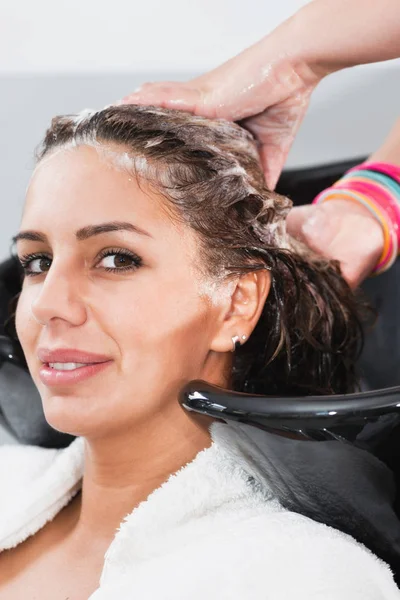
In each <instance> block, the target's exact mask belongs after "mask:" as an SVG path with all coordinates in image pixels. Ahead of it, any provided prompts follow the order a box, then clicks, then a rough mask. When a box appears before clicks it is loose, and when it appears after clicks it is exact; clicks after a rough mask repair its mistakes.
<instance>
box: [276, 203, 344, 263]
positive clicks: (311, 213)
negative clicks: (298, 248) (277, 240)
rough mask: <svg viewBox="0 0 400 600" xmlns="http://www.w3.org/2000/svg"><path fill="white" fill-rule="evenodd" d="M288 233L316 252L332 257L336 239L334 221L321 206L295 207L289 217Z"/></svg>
mask: <svg viewBox="0 0 400 600" xmlns="http://www.w3.org/2000/svg"><path fill="white" fill-rule="evenodd" d="M287 231H288V233H289V235H291V236H293V237H295V238H296V239H298V240H300V241H302V242H303V243H305V244H307V246H309V248H311V249H312V250H314V252H318V253H319V254H322V255H324V256H326V257H331V255H332V245H333V244H334V240H335V237H336V233H335V227H334V226H333V223H332V219H330V218H329V217H328V215H327V214H326V212H325V211H324V210H321V207H320V206H315V205H311V206H309V205H307V206H296V207H294V208H293V209H292V210H291V211H290V212H289V214H288V216H287Z"/></svg>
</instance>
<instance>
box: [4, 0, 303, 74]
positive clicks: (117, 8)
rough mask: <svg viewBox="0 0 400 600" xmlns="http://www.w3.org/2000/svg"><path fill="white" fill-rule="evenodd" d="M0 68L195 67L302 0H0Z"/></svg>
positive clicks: (235, 47)
mask: <svg viewBox="0 0 400 600" xmlns="http://www.w3.org/2000/svg"><path fill="white" fill-rule="evenodd" d="M0 4H1V21H0V72H3V73H21V72H27V71H28V72H31V71H34V72H36V73H49V72H52V73H57V74H59V73H65V72H69V73H71V72H73V73H78V72H80V73H81V72H88V71H89V72H91V73H93V72H104V71H112V72H115V71H116V70H119V71H134V72H143V71H144V72H148V71H152V70H155V71H160V70H166V71H170V72H171V71H172V72H174V71H197V70H203V69H209V68H211V67H213V66H216V65H218V64H219V63H220V62H222V61H224V60H226V59H228V58H230V57H231V56H233V55H234V54H237V53H238V52H240V50H242V49H244V48H245V47H247V46H249V45H251V44H252V43H254V42H256V41H257V40H258V39H260V38H261V37H263V36H264V35H265V34H266V33H268V32H269V31H270V30H272V29H273V28H274V27H276V25H278V24H279V23H280V22H281V21H283V20H285V19H286V18H287V17H289V16H290V15H291V14H292V13H294V12H295V11H296V10H297V9H298V8H300V7H301V6H302V5H303V4H306V2H305V1H304V0H282V1H281V2H272V1H271V0H246V1H245V2H244V1H243V0H140V1H139V0H113V1H112V2H110V1H105V0H68V2H66V1H65V0H64V1H63V0H58V1H57V0H36V1H32V0H17V1H16V0H1V3H0Z"/></svg>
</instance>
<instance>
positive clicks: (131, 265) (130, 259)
mask: <svg viewBox="0 0 400 600" xmlns="http://www.w3.org/2000/svg"><path fill="white" fill-rule="evenodd" d="M100 262H101V263H103V267H104V268H105V270H106V271H126V270H131V269H136V268H137V267H139V266H140V264H141V259H140V258H139V257H138V256H134V255H130V254H127V253H125V252H109V253H108V254H106V255H105V256H103V258H102V259H101V261H100Z"/></svg>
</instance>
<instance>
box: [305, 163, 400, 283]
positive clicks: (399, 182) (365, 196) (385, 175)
mask: <svg viewBox="0 0 400 600" xmlns="http://www.w3.org/2000/svg"><path fill="white" fill-rule="evenodd" d="M337 199H343V200H352V201H354V202H358V203H359V204H362V205H363V206H365V208H367V209H368V210H369V211H370V213H371V214H372V215H373V216H374V218H375V219H377V221H378V222H379V223H380V224H381V226H382V229H383V237H384V247H383V251H382V254H381V256H380V258H379V260H378V263H377V265H376V266H375V268H374V270H373V274H374V275H379V274H380V273H383V272H384V271H387V269H389V268H390V267H391V266H392V264H393V263H394V262H395V260H396V258H397V256H398V255H399V253H400V166H397V165H392V164H390V163H380V162H370V163H368V162H365V163H362V164H360V165H357V166H356V167H353V168H352V169H349V170H348V171H347V172H346V173H345V174H344V175H343V177H341V179H339V180H338V181H337V182H336V183H334V184H333V185H332V186H331V187H330V188H327V189H326V190H323V191H322V192H321V193H320V194H318V196H317V197H316V198H315V199H314V200H313V204H319V203H321V202H326V201H327V200H337Z"/></svg>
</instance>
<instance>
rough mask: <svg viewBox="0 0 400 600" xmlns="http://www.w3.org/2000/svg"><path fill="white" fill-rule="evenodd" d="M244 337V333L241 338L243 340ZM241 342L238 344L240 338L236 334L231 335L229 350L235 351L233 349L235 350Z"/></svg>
mask: <svg viewBox="0 0 400 600" xmlns="http://www.w3.org/2000/svg"><path fill="white" fill-rule="evenodd" d="M245 339H246V336H245V335H242V340H243V341H244V340H245ZM240 346H241V344H240V338H239V336H238V335H233V336H232V350H231V352H235V350H237V349H238V348H240Z"/></svg>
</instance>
